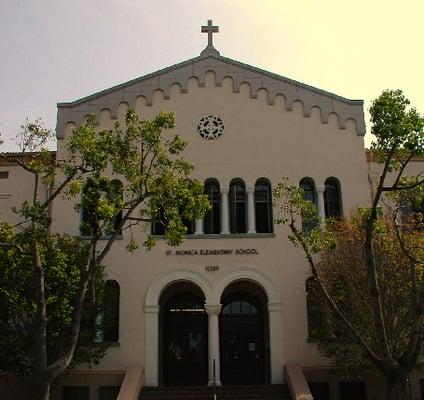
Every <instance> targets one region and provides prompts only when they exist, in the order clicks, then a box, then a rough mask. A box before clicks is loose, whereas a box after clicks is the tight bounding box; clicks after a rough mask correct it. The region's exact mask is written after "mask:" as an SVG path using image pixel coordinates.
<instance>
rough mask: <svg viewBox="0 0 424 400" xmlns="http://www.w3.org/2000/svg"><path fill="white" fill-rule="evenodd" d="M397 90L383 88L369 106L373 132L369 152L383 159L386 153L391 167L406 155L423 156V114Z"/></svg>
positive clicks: (395, 166)
mask: <svg viewBox="0 0 424 400" xmlns="http://www.w3.org/2000/svg"><path fill="white" fill-rule="evenodd" d="M409 104H410V102H409V100H408V99H407V98H406V97H405V96H404V94H403V93H402V91H401V90H386V91H384V92H383V93H382V94H381V95H380V96H379V97H378V98H377V99H376V100H374V102H373V103H372V105H371V107H370V113H371V122H372V128H371V132H372V133H373V134H374V135H375V136H376V140H375V141H374V142H373V143H372V146H371V150H372V154H373V155H374V156H375V157H376V159H377V161H378V162H380V163H384V162H385V160H387V159H388V158H389V157H390V158H391V160H390V167H391V170H393V169H398V168H399V166H400V165H401V163H402V162H404V161H405V160H407V159H408V158H409V157H423V156H424V118H423V117H422V116H421V115H420V114H419V113H418V111H417V110H416V109H415V108H409V109H408V106H409Z"/></svg>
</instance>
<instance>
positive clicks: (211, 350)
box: [205, 304, 222, 386]
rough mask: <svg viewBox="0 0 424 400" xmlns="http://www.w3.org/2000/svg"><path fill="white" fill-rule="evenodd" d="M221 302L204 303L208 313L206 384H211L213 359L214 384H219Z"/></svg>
mask: <svg viewBox="0 0 424 400" xmlns="http://www.w3.org/2000/svg"><path fill="white" fill-rule="evenodd" d="M221 306H222V305H221V304H205V310H206V312H207V314H208V371H209V373H208V386H212V385H213V383H214V382H213V360H215V384H216V385H217V386H221V373H220V361H219V313H220V312H221Z"/></svg>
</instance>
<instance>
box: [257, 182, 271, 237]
mask: <svg viewBox="0 0 424 400" xmlns="http://www.w3.org/2000/svg"><path fill="white" fill-rule="evenodd" d="M255 216H256V232H258V233H268V232H272V231H273V224H272V199H271V184H270V183H269V181H268V180H267V179H264V178H261V179H258V180H257V181H256V184H255Z"/></svg>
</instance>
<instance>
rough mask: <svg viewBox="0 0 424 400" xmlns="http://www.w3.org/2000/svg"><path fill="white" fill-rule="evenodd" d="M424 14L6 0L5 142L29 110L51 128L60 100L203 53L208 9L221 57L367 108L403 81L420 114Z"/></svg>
mask: <svg viewBox="0 0 424 400" xmlns="http://www.w3.org/2000/svg"><path fill="white" fill-rule="evenodd" d="M423 15H424V1H423V0H403V1H399V0H355V1H346V0H345V1H343V0H319V1H318V0H298V1H293V0H72V1H69V0H0V132H1V133H2V137H3V139H4V141H5V142H4V144H3V145H2V148H1V149H2V150H3V151H6V150H7V151H15V150H17V146H16V143H15V142H14V141H12V140H11V139H12V138H13V137H14V136H15V135H16V134H17V133H18V132H19V131H20V126H21V125H22V124H23V123H24V122H25V120H26V118H29V119H30V120H33V119H35V118H38V117H39V118H41V119H42V121H43V123H44V126H45V127H47V128H51V129H55V125H56V112H57V107H56V103H58V102H64V101H72V100H76V99H78V98H81V97H85V96H87V95H89V94H92V93H95V92H97V91H99V90H102V89H106V88H108V87H111V86H114V85H116V84H119V83H122V82H126V81H128V80H130V79H133V78H136V77H139V76H142V75H145V74H147V73H150V72H154V71H156V70H158V69H161V68H164V67H167V66H169V65H172V64H175V63H178V62H181V61H184V60H186V59H189V58H193V57H196V56H198V55H199V54H200V52H201V50H202V49H203V48H204V47H205V46H206V44H207V35H205V34H202V33H200V26H201V25H206V23H207V20H208V19H212V20H213V23H214V25H218V26H219V33H218V34H215V35H214V45H215V47H216V48H217V49H218V50H219V51H220V53H221V55H223V56H225V57H229V58H232V59H235V60H238V61H241V62H244V63H247V64H250V65H253V66H256V67H259V68H262V69H265V70H268V71H271V72H273V73H276V74H279V75H282V76H285V77H288V78H291V79H294V80H297V81H300V82H303V83H306V84H309V85H312V86H315V87H318V88H320V89H323V90H326V91H329V92H333V93H336V94H338V95H340V96H343V97H346V98H349V99H363V100H364V101H365V109H366V110H367V109H368V108H369V106H370V104H371V101H372V100H373V99H374V98H376V97H377V96H378V95H379V94H380V93H381V92H382V90H384V89H402V90H403V91H404V93H405V95H406V96H407V97H408V98H409V99H410V100H411V103H412V104H413V105H414V106H415V107H416V108H417V109H418V110H419V111H420V113H421V114H423V113H424V52H423V42H424V27H423V26H424V23H423ZM366 124H367V132H369V131H370V123H369V115H368V114H366ZM369 142H370V135H369V133H367V135H366V144H367V145H369ZM52 148H54V144H52Z"/></svg>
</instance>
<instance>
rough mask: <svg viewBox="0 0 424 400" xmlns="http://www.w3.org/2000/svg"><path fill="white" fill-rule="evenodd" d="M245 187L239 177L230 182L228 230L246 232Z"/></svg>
mask: <svg viewBox="0 0 424 400" xmlns="http://www.w3.org/2000/svg"><path fill="white" fill-rule="evenodd" d="M246 211H247V210H246V189H245V186H244V182H243V181H242V180H241V179H233V180H232V181H231V183H230V231H231V233H246V227H247V224H246Z"/></svg>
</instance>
